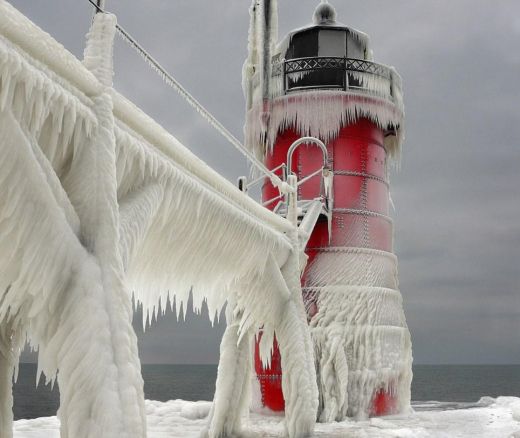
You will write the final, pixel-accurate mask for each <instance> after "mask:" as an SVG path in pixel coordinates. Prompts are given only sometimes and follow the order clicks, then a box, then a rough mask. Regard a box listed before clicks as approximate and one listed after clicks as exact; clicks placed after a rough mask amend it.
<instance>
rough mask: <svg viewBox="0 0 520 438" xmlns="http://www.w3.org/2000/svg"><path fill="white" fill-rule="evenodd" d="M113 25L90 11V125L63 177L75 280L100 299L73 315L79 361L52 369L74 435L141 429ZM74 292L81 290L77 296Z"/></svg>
mask: <svg viewBox="0 0 520 438" xmlns="http://www.w3.org/2000/svg"><path fill="white" fill-rule="evenodd" d="M115 31H116V18H115V16H114V15H111V14H106V13H100V14H96V15H95V17H94V20H93V24H92V27H91V29H90V33H89V35H88V41H87V46H86V49H85V58H84V65H85V66H86V67H87V68H88V69H89V70H90V71H91V72H92V73H93V74H94V75H95V76H96V78H97V79H98V81H99V82H100V84H101V85H102V87H101V92H100V93H99V95H95V96H90V97H91V99H92V102H93V104H94V105H93V112H94V114H95V116H96V120H97V127H96V128H95V132H94V134H93V135H92V138H91V141H90V142H89V143H88V144H85V145H84V147H81V148H79V149H78V151H77V152H76V155H75V160H74V162H73V165H72V168H71V170H70V173H69V177H68V181H67V184H68V185H69V186H71V187H81V190H76V191H71V194H70V199H71V202H72V204H73V205H74V206H75V210H76V212H77V214H78V216H79V220H80V230H79V232H80V236H81V241H82V243H83V245H84V246H85V248H86V250H87V251H88V253H89V254H90V256H89V258H87V259H86V260H85V261H84V265H83V266H82V267H81V269H82V270H85V271H87V267H89V266H90V267H89V268H88V271H89V272H91V273H90V276H86V278H85V280H83V281H84V282H85V284H84V285H83V287H85V288H88V289H89V290H91V291H96V292H95V293H94V292H91V294H92V297H96V296H98V295H97V294H99V296H98V299H102V301H101V302H99V303H98V304H97V306H98V313H99V314H98V315H96V316H97V317H98V318H99V320H100V324H101V325H100V326H97V327H92V326H89V325H88V324H89V318H79V319H78V321H77V325H78V326H80V327H79V328H80V330H78V332H81V333H83V336H87V335H88V336H89V338H88V340H87V339H84V340H81V339H79V340H77V341H76V343H75V349H76V351H75V352H74V354H75V356H77V357H78V358H82V361H80V362H77V361H76V360H68V361H64V362H63V364H61V366H60V371H59V374H58V382H59V385H60V389H62V388H63V389H69V390H67V391H65V390H64V391H60V398H61V403H60V404H61V406H60V410H59V417H60V420H61V431H62V436H68V437H74V438H78V437H87V436H103V437H111V438H112V437H113V438H116V437H125V438H143V437H145V436H146V415H145V409H144V392H143V380H142V377H141V368H140V362H139V357H138V350H137V337H136V335H135V333H134V330H133V328H132V304H131V300H130V294H129V293H128V291H127V290H126V287H125V284H124V269H123V258H122V256H121V253H120V249H119V240H120V239H119V229H120V217H119V205H118V199H117V176H116V146H115V135H114V116H113V102H112V98H111V94H110V89H111V87H112V76H113V40H114V36H115ZM80 274H81V275H84V274H83V273H82V272H80ZM85 275H86V273H85ZM87 279H88V281H87ZM87 298H88V295H87ZM87 298H85V299H87ZM82 299H84V298H83V296H79V297H78V298H77V300H82ZM91 299H93V298H91ZM76 305H77V306H80V305H81V302H79V301H78V302H77V303H76ZM87 310H88V307H86V308H85V311H87ZM82 324H83V325H84V327H81V325H82ZM69 354H72V353H69ZM92 354H95V356H96V357H95V361H94V362H89V360H90V359H94V358H93V357H92ZM83 358H84V359H83ZM87 359H89V360H87ZM93 369H94V370H95V371H93ZM87 370H88V371H87ZM92 376H94V378H92ZM82 386H84V387H85V388H89V391H88V392H84V393H82V396H81V397H78V394H76V393H75V392H74V391H73V390H72V388H75V387H78V388H81V387H82Z"/></svg>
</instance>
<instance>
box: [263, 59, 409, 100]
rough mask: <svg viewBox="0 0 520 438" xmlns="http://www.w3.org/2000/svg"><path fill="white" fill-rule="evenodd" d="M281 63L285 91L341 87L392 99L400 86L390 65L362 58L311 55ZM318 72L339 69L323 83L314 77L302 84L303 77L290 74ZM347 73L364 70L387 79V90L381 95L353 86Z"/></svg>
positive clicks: (345, 89) (363, 87)
mask: <svg viewBox="0 0 520 438" xmlns="http://www.w3.org/2000/svg"><path fill="white" fill-rule="evenodd" d="M279 64H280V63H279ZM281 64H283V68H282V71H283V84H284V92H285V93H288V92H291V91H300V90H311V89H320V88H322V89H323V88H327V89H328V88H334V89H343V90H344V91H348V90H357V91H361V92H363V93H369V94H374V95H377V96H379V97H384V98H388V99H390V100H393V99H394V98H395V90H397V89H398V90H400V89H401V83H400V80H399V77H398V75H396V73H395V71H394V70H393V69H392V68H391V67H387V66H385V65H383V64H378V63H377V62H372V61H367V60H365V59H357V58H347V57H338V56H311V57H305V58H293V59H286V60H283V61H282V63H281ZM320 71H329V72H338V73H340V74H341V76H338V78H336V79H332V80H331V82H332V83H326V80H324V81H323V83H320V81H319V80H316V81H315V83H312V82H314V81H313V80H311V81H307V83H305V82H306V81H305V80H304V78H301V79H297V78H296V79H295V78H294V76H293V77H291V75H294V74H298V73H301V74H305V73H307V74H309V73H315V72H320ZM349 73H350V74H354V73H364V74H368V75H373V76H374V77H379V78H381V79H382V80H386V81H388V87H389V93H388V94H386V93H383V94H382V93H379V92H377V91H375V90H372V89H370V88H368V87H365V86H357V85H353V84H352V83H351V79H350V78H349ZM273 76H274V74H273ZM291 81H292V82H291ZM308 82H310V83H308ZM303 84H305V85H303Z"/></svg>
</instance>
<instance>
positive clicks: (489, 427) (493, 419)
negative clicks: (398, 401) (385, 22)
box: [14, 397, 520, 438]
mask: <svg viewBox="0 0 520 438" xmlns="http://www.w3.org/2000/svg"><path fill="white" fill-rule="evenodd" d="M210 405H211V403H210V402H187V401H183V400H174V401H169V402H167V403H161V402H156V401H147V402H146V413H147V419H148V435H149V437H150V438H166V437H168V438H176V437H179V438H181V437H182V438H198V437H200V433H201V431H202V430H203V428H204V427H205V425H206V420H205V418H206V415H207V414H208V412H209V409H210ZM474 406H475V407H471V408H464V409H456V408H457V407H459V408H460V407H461V406H457V405H455V404H451V403H438V402H431V403H424V404H421V405H417V404H416V405H415V407H416V412H414V413H412V414H410V415H406V416H393V417H385V418H373V419H371V420H369V421H361V422H342V423H333V424H318V425H317V426H316V431H315V434H314V436H315V437H330V438H332V437H342V438H345V437H352V438H361V437H362V438H372V437H373V438H387V437H395V438H397V437H399V438H408V437H410V438H454V437H457V438H466V437H467V438H470V437H471V438H474V437H479V438H510V437H514V438H520V398H516V397H499V398H497V399H492V398H488V397H485V398H483V399H481V400H480V401H479V402H478V403H477V404H475V405H474ZM454 408H455V409H454ZM58 428H59V423H58V420H57V419H56V417H52V418H39V419H37V420H20V421H17V422H16V423H15V434H14V436H15V438H58V437H59V432H58ZM247 432H248V433H246V434H245V436H254V437H266V438H267V437H279V436H282V435H283V425H282V421H281V417H265V416H260V415H256V414H252V415H251V418H250V421H249V423H248V426H247Z"/></svg>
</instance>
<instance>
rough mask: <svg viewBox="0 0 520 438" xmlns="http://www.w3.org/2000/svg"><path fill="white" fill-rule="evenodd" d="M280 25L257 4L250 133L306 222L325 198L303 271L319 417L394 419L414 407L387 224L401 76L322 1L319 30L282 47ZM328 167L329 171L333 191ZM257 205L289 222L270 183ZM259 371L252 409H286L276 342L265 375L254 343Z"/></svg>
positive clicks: (249, 82)
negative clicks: (294, 193) (289, 181)
mask: <svg viewBox="0 0 520 438" xmlns="http://www.w3.org/2000/svg"><path fill="white" fill-rule="evenodd" d="M275 23H276V5H274V4H273V2H271V1H268V0H263V1H262V0H258V1H255V2H253V8H252V32H251V35H252V36H251V37H250V57H249V59H248V63H246V74H245V79H246V80H245V87H246V90H245V91H246V96H247V100H248V114H247V125H246V135H247V142H248V144H249V146H250V147H251V148H253V149H254V150H255V151H256V152H257V154H258V155H259V156H260V155H261V156H262V157H263V158H264V160H265V163H266V166H267V167H268V168H269V169H277V170H276V171H277V173H278V174H279V175H280V176H281V177H286V175H287V174H294V175H296V176H297V179H298V181H299V182H300V184H299V186H298V199H299V204H298V205H299V207H300V208H299V211H300V215H301V216H304V214H305V210H306V206H308V205H309V201H312V200H317V199H321V200H322V201H323V211H322V214H321V215H320V217H319V218H318V220H317V222H316V225H315V226H314V229H313V231H312V234H311V237H310V239H309V241H308V243H307V246H306V251H305V252H306V254H307V256H308V263H307V267H306V269H305V271H304V273H303V275H302V291H303V299H304V303H305V306H306V310H307V314H308V320H309V324H310V329H311V335H312V338H313V341H314V346H315V355H316V357H315V359H316V366H317V375H318V387H319V389H320V420H321V421H334V420H342V419H344V418H345V417H347V416H353V417H365V416H367V415H382V414H388V413H394V412H397V411H400V410H402V409H404V408H405V407H406V406H407V405H408V404H409V401H410V383H411V360H412V357H411V342H410V335H409V332H408V328H407V326H406V321H405V317H404V312H403V309H402V299H401V295H400V292H399V291H398V281H397V259H396V257H395V255H394V254H393V222H392V219H391V218H390V216H389V178H388V173H389V165H390V163H391V162H392V161H393V160H396V159H397V157H398V155H399V149H400V142H401V132H402V127H403V122H404V120H403V117H404V112H403V104H402V94H401V80H400V77H399V75H398V74H397V73H396V71H395V70H394V69H393V68H390V67H387V66H384V65H381V64H377V63H375V62H374V61H373V59H372V51H371V49H370V47H369V39H368V37H367V36H366V35H365V34H363V33H361V32H359V31H356V30H354V29H352V28H349V27H347V26H345V25H343V24H340V23H338V22H337V19H336V12H335V9H334V8H333V7H332V5H330V4H328V3H327V2H322V3H321V4H320V5H319V6H318V8H317V9H316V11H315V14H314V17H313V24H312V25H310V26H307V27H304V28H301V29H298V30H296V31H294V32H291V33H290V34H289V35H288V36H287V37H286V38H285V39H284V40H282V42H280V43H276V42H275V39H276V38H277V37H276V29H274V27H275ZM304 136H311V137H315V138H317V139H319V140H321V141H322V142H323V143H324V144H325V145H326V153H325V154H324V151H322V150H320V149H319V148H318V147H315V146H314V145H311V144H309V145H308V146H305V145H302V146H299V147H296V145H295V146H294V147H292V148H291V145H293V144H295V142H297V141H298V140H299V139H300V138H301V137H304ZM324 156H325V157H326V162H325V163H324V162H323V160H324ZM322 168H325V169H326V170H327V172H332V174H333V190H332V191H331V192H330V191H329V192H327V190H325V188H324V184H326V181H325V179H324V178H320V175H322V174H321V173H320V170H321V169H322ZM262 197H263V201H264V203H265V205H266V206H267V207H268V208H270V209H272V210H275V211H277V212H279V213H280V214H284V208H286V207H284V202H283V200H281V198H280V193H279V191H278V189H277V188H276V187H274V186H273V185H272V184H271V182H270V181H269V180H266V181H265V183H264V186H263V190H262ZM324 197H326V198H327V199H324ZM255 371H256V378H255V382H254V385H255V386H256V388H257V392H256V393H257V397H258V399H259V400H258V401H257V402H258V403H259V404H260V405H261V406H263V407H264V408H268V409H271V410H273V411H281V410H283V408H284V400H283V391H282V386H281V374H282V373H283V372H284V371H283V370H282V369H281V362H280V351H279V350H278V348H277V345H276V343H275V345H274V347H273V354H272V358H271V362H270V366H268V367H265V366H264V365H263V364H262V361H261V360H260V353H259V346H258V343H257V345H256V351H255Z"/></svg>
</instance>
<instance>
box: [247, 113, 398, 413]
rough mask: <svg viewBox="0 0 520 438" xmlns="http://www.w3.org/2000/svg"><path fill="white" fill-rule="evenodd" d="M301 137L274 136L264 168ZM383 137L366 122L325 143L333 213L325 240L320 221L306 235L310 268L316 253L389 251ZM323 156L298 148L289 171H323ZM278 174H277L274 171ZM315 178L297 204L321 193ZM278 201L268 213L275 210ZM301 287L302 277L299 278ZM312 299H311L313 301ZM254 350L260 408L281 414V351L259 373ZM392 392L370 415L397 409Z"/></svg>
mask: <svg viewBox="0 0 520 438" xmlns="http://www.w3.org/2000/svg"><path fill="white" fill-rule="evenodd" d="M300 137H301V136H300V135H298V134H297V133H296V132H295V131H294V130H291V129H288V130H286V131H284V132H282V133H280V134H279V136H278V138H277V140H276V142H275V145H274V148H273V151H272V153H270V154H268V155H267V157H266V166H267V167H268V168H269V169H274V168H276V167H278V166H279V165H280V164H282V163H285V162H286V160H287V151H288V149H289V147H290V146H291V144H292V143H293V142H294V141H296V140H298V139H299V138H300ZM383 139H384V132H383V131H382V130H381V128H379V127H377V126H376V125H375V124H374V123H373V122H371V121H369V120H368V119H362V120H359V121H357V122H356V123H353V124H349V125H347V126H344V127H343V128H342V129H341V130H340V132H339V133H338V135H337V136H336V138H335V139H334V140H332V141H330V142H329V144H327V150H328V152H329V161H330V163H329V165H331V167H332V168H333V170H334V211H333V214H332V236H331V239H330V240H329V235H328V225H327V222H326V221H325V220H322V221H319V222H318V223H317V225H316V227H315V229H314V231H313V233H312V235H311V238H310V240H309V243H308V245H307V249H306V253H307V255H308V256H309V264H310V262H312V260H313V259H314V257H315V256H316V255H317V254H319V253H320V252H321V251H323V250H326V249H327V248H330V247H361V248H372V249H378V250H383V251H389V252H391V251H392V244H393V226H392V223H391V221H390V220H389V218H388V217H387V215H388V204H389V192H388V184H387V182H386V170H385V169H386V151H385V149H384V147H383ZM322 160H323V159H322V153H321V151H320V150H319V148H317V147H316V146H314V145H309V146H305V145H302V146H301V147H299V148H298V149H297V150H296V151H295V154H294V159H293V169H292V170H293V172H295V173H296V174H297V175H298V180H301V179H302V178H304V177H305V176H307V175H309V174H311V173H313V172H314V171H315V170H317V169H318V168H320V167H321V166H322V162H323V161H322ZM279 174H280V175H281V171H279ZM320 182H321V180H320V177H319V176H316V177H314V178H312V179H311V180H309V181H308V182H306V183H305V184H303V185H302V186H300V189H299V199H313V198H316V197H318V196H319V194H320ZM262 195H263V200H264V201H267V200H269V199H272V198H275V197H276V196H277V195H278V190H277V189H276V187H274V186H273V185H272V184H271V183H270V182H269V180H266V181H265V183H264V186H263V193H262ZM277 203H278V201H274V202H273V203H271V204H270V205H268V208H270V209H274V207H275V206H276V204H277ZM302 286H303V287H305V273H304V275H303V277H302ZM309 296H310V295H309V294H306V293H305V292H304V300H306V301H307V302H306V307H307V309H308V317H309V319H310V318H312V317H313V316H314V314H315V313H316V312H317V311H318V310H319V309H318V306H317V303H316V302H315V301H314V302H309V301H308V300H309V299H310V298H309ZM313 300H315V298H313ZM258 350H259V348H258V343H257V344H256V348H255V370H256V374H257V378H258V379H259V381H260V386H261V392H262V403H263V405H264V407H267V408H269V409H271V410H273V411H282V410H283V409H284V404H283V393H282V386H281V375H282V369H281V363H280V351H279V349H278V345H277V344H276V343H275V345H274V352H273V359H272V363H271V367H269V368H267V369H263V367H262V363H261V360H260V356H259V353H258ZM391 392H392V391H388V392H387V391H385V390H384V389H380V390H378V391H376V394H374V397H373V405H372V409H371V413H372V414H373V415H384V414H387V413H391V412H392V410H393V409H394V407H395V406H396V400H395V397H394V396H392V395H391Z"/></svg>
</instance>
